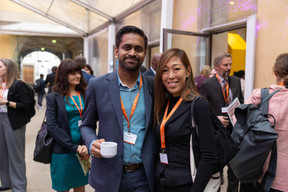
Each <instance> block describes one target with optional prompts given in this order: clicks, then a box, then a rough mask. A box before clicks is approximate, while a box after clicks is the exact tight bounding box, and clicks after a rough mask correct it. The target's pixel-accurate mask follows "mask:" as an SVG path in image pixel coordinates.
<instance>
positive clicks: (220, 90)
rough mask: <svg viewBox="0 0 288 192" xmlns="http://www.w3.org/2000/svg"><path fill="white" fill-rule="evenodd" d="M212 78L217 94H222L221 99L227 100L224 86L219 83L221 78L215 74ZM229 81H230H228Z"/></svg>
mask: <svg viewBox="0 0 288 192" xmlns="http://www.w3.org/2000/svg"><path fill="white" fill-rule="evenodd" d="M211 78H213V79H212V80H213V82H214V83H213V84H214V85H213V89H214V91H215V93H214V94H215V95H221V100H223V101H224V102H225V100H224V95H223V91H222V86H221V84H220V83H219V80H218V79H217V77H216V75H214V76H213V77H211ZM228 82H229V81H228Z"/></svg>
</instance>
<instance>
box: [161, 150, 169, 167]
mask: <svg viewBox="0 0 288 192" xmlns="http://www.w3.org/2000/svg"><path fill="white" fill-rule="evenodd" d="M159 155H160V162H161V163H163V164H166V165H168V156H167V154H166V153H159Z"/></svg>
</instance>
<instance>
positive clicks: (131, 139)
mask: <svg viewBox="0 0 288 192" xmlns="http://www.w3.org/2000/svg"><path fill="white" fill-rule="evenodd" d="M136 139H137V135H135V134H133V133H128V132H126V131H124V142H126V143H129V144H131V145H135V142H136Z"/></svg>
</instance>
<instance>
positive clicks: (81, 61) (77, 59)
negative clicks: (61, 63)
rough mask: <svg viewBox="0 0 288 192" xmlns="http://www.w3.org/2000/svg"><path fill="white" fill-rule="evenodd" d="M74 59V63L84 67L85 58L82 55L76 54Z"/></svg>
mask: <svg viewBox="0 0 288 192" xmlns="http://www.w3.org/2000/svg"><path fill="white" fill-rule="evenodd" d="M74 61H75V63H77V64H78V65H80V67H81V69H84V67H85V66H86V59H85V57H83V56H82V55H78V56H76V57H75V59H74Z"/></svg>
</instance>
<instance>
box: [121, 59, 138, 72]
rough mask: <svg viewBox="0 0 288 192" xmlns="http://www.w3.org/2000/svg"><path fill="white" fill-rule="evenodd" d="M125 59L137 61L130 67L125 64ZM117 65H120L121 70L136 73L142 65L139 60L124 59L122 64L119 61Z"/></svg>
mask: <svg viewBox="0 0 288 192" xmlns="http://www.w3.org/2000/svg"><path fill="white" fill-rule="evenodd" d="M126 59H134V60H136V61H137V63H136V64H134V65H133V66H131V65H129V64H127V63H126V62H125V60H126ZM119 65H121V67H122V68H124V69H126V70H128V71H137V70H139V68H140V67H141V65H142V64H141V63H140V59H139V58H131V57H124V58H123V62H122V61H120V60H119Z"/></svg>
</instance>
